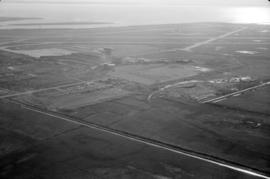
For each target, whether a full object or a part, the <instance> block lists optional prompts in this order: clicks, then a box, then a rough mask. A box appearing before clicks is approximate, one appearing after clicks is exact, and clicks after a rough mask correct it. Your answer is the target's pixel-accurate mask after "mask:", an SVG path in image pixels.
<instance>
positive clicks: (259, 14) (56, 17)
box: [0, 3, 270, 28]
mask: <svg viewBox="0 0 270 179" xmlns="http://www.w3.org/2000/svg"><path fill="white" fill-rule="evenodd" d="M1 16H6V17H7V16H8V17H31V18H32V17H40V18H43V19H42V20H37V19H36V20H30V19H28V20H24V21H12V22H11V21H10V22H0V23H1V25H0V28H91V27H104V26H127V25H147V24H171V23H188V22H228V23H256V24H270V6H268V7H263V6H261V7H221V6H218V7H214V6H212V7H209V6H169V5H168V6H150V5H144V6H143V5H91V4H37V3H36V4H13V3H2V4H1V5H0V17H1ZM55 22H76V23H75V24H69V23H66V24H63V23H62V24H59V25H57V24H55ZM79 22H83V23H82V24H80V23H79ZM85 22H110V23H113V24H91V23H89V24H87V23H85ZM18 23H20V24H23V23H27V24H28V25H27V26H23V25H11V24H18ZM32 23H38V25H29V24H32ZM40 23H51V25H48V24H47V25H46V24H44V25H42V24H40ZM52 24H53V25H52Z"/></svg>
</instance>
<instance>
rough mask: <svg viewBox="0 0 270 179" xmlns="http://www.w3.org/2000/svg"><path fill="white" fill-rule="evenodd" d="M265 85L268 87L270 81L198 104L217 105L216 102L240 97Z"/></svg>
mask: <svg viewBox="0 0 270 179" xmlns="http://www.w3.org/2000/svg"><path fill="white" fill-rule="evenodd" d="M266 85H270V81H269V82H265V83H262V84H260V85H257V86H253V87H250V88H246V89H243V90H240V91H236V92H234V93H230V94H226V95H224V96H220V97H217V98H214V99H209V100H206V101H201V102H200V103H211V102H213V103H217V102H220V101H223V100H225V99H227V98H229V97H232V96H239V95H241V94H242V93H244V92H247V91H251V90H254V89H257V88H260V87H263V86H266Z"/></svg>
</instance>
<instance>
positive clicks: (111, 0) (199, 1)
mask: <svg viewBox="0 0 270 179" xmlns="http://www.w3.org/2000/svg"><path fill="white" fill-rule="evenodd" d="M2 1H3V2H4V3H75V4H82V3H90V4H91V3H93V4H153V5H186V4H189V5H229V6H270V2H269V1H268V0H2Z"/></svg>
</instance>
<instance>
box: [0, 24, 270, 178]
mask: <svg viewBox="0 0 270 179" xmlns="http://www.w3.org/2000/svg"><path fill="white" fill-rule="evenodd" d="M269 35H270V27H269V26H266V25H241V24H223V23H190V24H181V25H178V24H174V25H151V26H130V27H110V28H96V29H72V30H69V29H46V30H45V29H43V30H31V29H29V30H26V29H25V30H24V29H13V30H1V31H0V39H3V40H1V44H0V64H1V66H0V100H1V101H0V124H1V125H0V128H1V133H0V135H1V137H2V136H7V137H5V140H1V141H0V149H1V153H0V159H2V160H1V162H0V166H1V170H0V178H1V177H6V178H9V177H10V178H12V177H15V178H16V177H17V178H18V177H21V178H31V177H32V178H35V177H37V176H42V177H41V178H59V177H60V176H61V177H63V178H65V176H67V173H68V174H69V176H72V177H71V178H79V177H81V178H83V177H85V178H87V177H89V176H95V177H97V178H99V177H101V176H105V178H119V177H120V178H121V177H122V178H134V177H135V178H136V177H137V178H198V177H199V178H218V177H221V178H222V177H223V178H256V177H255V176H254V175H250V174H247V172H243V171H242V170H241V171H239V170H236V169H235V168H233V167H232V168H233V169H232V168H230V167H228V166H234V167H236V168H237V167H238V168H240V169H243V170H245V171H252V172H254V173H256V174H260V175H263V176H269V175H270V168H269V165H270V155H269V150H270V144H269V142H268V141H269V139H270V133H269V129H270V120H269V119H270V116H269V110H268V109H269V81H270V72H269V68H270V61H269V57H270V52H269V47H270V38H269ZM138 141H139V142H138ZM157 146H158V147H157ZM172 149H173V150H172ZM175 151H177V152H175ZM179 151H180V152H179ZM183 153H184V154H183ZM186 154H190V155H191V156H193V157H191V156H190V155H186ZM194 156H196V157H199V158H201V159H198V158H196V157H195V158H194ZM208 159H209V160H210V161H212V163H211V162H209V161H208ZM2 161H3V162H2ZM213 161H214V162H213ZM215 162H217V163H219V164H221V163H222V164H224V163H225V164H226V166H225V167H224V166H220V165H217V164H215ZM112 166H115V167H112ZM32 169H33V170H32ZM43 171H44V172H43ZM71 171H74V172H71ZM71 173H72V174H71ZM258 178H260V177H258Z"/></svg>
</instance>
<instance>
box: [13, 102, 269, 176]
mask: <svg viewBox="0 0 270 179" xmlns="http://www.w3.org/2000/svg"><path fill="white" fill-rule="evenodd" d="M14 103H16V102H14ZM18 104H20V103H18ZM20 107H21V108H23V110H27V111H28V112H34V113H38V114H42V115H44V116H47V117H52V118H55V120H62V121H66V122H68V123H72V124H76V125H79V126H84V127H86V128H89V129H90V130H95V131H97V132H102V133H106V134H108V135H113V136H116V137H120V138H124V139H125V140H128V141H132V142H135V143H139V144H143V145H146V146H148V147H151V148H156V149H158V150H163V151H166V152H169V153H174V154H176V155H177V156H179V157H187V158H189V159H190V160H193V161H194V160H195V161H197V162H199V163H202V164H203V165H210V166H214V167H221V168H224V169H225V170H232V171H234V172H237V173H240V174H241V175H243V176H245V175H247V176H253V177H258V178H265V179H270V177H268V176H265V175H263V174H260V173H258V172H256V171H251V170H249V169H246V168H242V167H240V166H236V165H232V164H228V163H226V162H220V161H215V160H213V159H209V158H205V157H203V156H199V155H196V154H192V153H188V152H186V151H181V150H179V149H175V148H173V147H170V146H166V145H163V144H161V143H158V142H156V141H152V140H148V139H145V138H143V137H140V136H134V135H131V134H128V133H124V132H121V131H117V130H113V129H110V128H106V127H103V126H100V125H96V124H89V123H85V122H81V121H78V120H75V119H72V118H67V117H63V116H60V115H57V114H54V113H50V112H46V111H42V110H40V109H36V108H33V107H31V106H24V105H22V104H20Z"/></svg>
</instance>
